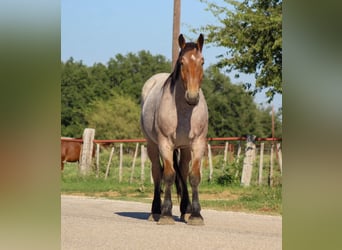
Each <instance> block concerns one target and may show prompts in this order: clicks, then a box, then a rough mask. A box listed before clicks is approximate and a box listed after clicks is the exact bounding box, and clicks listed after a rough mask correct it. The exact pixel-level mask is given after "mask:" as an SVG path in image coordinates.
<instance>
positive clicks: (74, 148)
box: [61, 138, 96, 171]
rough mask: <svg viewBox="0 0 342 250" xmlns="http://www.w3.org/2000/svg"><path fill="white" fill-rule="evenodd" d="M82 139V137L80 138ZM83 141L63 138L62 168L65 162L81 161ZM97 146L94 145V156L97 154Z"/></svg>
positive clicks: (62, 168)
mask: <svg viewBox="0 0 342 250" xmlns="http://www.w3.org/2000/svg"><path fill="white" fill-rule="evenodd" d="M78 139H82V138H78ZM82 145H83V143H82V142H78V141H65V140H61V170H62V171H63V170H64V163H65V162H79V160H80V155H81V152H82ZM95 148H96V147H93V152H92V157H94V156H95Z"/></svg>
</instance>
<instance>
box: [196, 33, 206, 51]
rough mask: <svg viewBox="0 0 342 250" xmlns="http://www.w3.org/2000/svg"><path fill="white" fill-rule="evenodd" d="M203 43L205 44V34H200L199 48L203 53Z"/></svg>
mask: <svg viewBox="0 0 342 250" xmlns="http://www.w3.org/2000/svg"><path fill="white" fill-rule="evenodd" d="M203 43H204V36H203V34H200V35H199V37H198V39H197V47H198V49H199V51H201V52H202V48H203Z"/></svg>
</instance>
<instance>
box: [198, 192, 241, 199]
mask: <svg viewBox="0 0 342 250" xmlns="http://www.w3.org/2000/svg"><path fill="white" fill-rule="evenodd" d="M199 195H200V199H201V200H237V199H238V198H239V195H237V194H232V193H231V192H230V191H223V192H220V193H215V194H207V193H204V194H201V193H200V194H199Z"/></svg>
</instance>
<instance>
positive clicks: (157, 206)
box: [147, 143, 162, 221]
mask: <svg viewBox="0 0 342 250" xmlns="http://www.w3.org/2000/svg"><path fill="white" fill-rule="evenodd" d="M147 154H148V157H149V158H150V160H151V162H152V177H153V183H154V195H153V201H152V208H151V215H150V216H149V218H148V219H149V220H154V221H158V220H159V217H160V214H161V199H160V182H161V178H162V168H161V165H160V160H159V151H158V146H157V145H155V144H153V143H148V144H147Z"/></svg>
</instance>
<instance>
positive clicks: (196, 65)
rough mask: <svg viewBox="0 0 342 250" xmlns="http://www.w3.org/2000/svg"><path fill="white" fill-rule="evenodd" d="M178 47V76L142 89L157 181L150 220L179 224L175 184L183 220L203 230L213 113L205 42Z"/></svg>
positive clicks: (156, 79) (175, 73)
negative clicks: (201, 194)
mask: <svg viewBox="0 0 342 250" xmlns="http://www.w3.org/2000/svg"><path fill="white" fill-rule="evenodd" d="M178 42H179V46H180V49H181V50H180V53H179V56H178V59H177V62H176V65H175V69H174V71H173V72H172V73H171V74H168V73H160V74H157V75H154V76H152V77H151V78H150V79H148V80H147V81H146V83H145V84H144V86H143V89H142V106H141V127H142V130H143V132H144V134H145V137H146V139H147V153H148V156H149V158H150V160H151V162H152V176H153V180H154V197H153V202H152V209H151V215H150V217H149V219H150V220H153V219H154V220H158V224H173V223H174V219H173V217H172V201H171V188H172V185H173V183H176V187H177V193H178V195H180V196H181V203H180V211H181V219H182V220H184V221H186V222H187V223H188V224H190V225H203V224H204V223H203V218H202V216H201V214H200V211H201V206H200V203H199V198H198V186H199V183H200V181H201V159H202V157H203V155H204V152H205V150H206V147H207V131H208V107H207V103H206V101H205V98H204V95H203V93H202V90H201V82H202V77H203V63H204V59H203V56H202V47H203V42H204V38H203V35H202V34H201V35H200V36H199V37H198V39H197V42H196V43H186V42H185V39H184V37H183V35H180V36H179V38H178ZM160 159H161V160H162V163H161V162H160ZM190 165H191V168H190V171H189V167H190ZM188 177H189V182H190V185H191V189H192V202H191V203H190V200H189V194H188V189H187V180H188ZM162 179H163V181H164V184H165V191H164V202H163V204H161V198H160V185H161V180H162Z"/></svg>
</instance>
